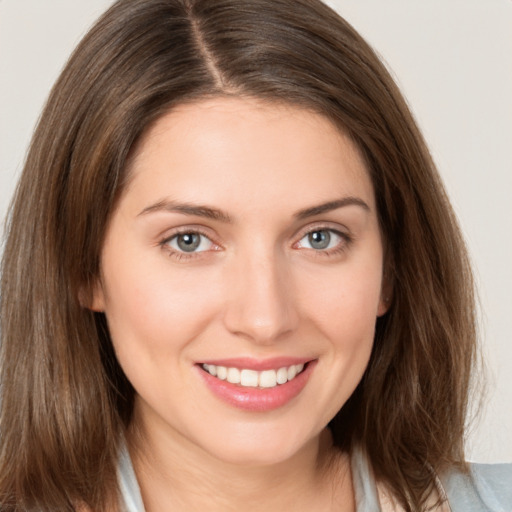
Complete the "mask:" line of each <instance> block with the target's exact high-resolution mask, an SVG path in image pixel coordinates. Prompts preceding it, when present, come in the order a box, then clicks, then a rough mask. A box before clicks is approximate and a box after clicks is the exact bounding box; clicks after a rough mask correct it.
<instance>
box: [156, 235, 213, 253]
mask: <svg viewBox="0 0 512 512" xmlns="http://www.w3.org/2000/svg"><path fill="white" fill-rule="evenodd" d="M164 243H165V245H167V246H168V247H169V248H170V249H172V250H174V251H176V252H182V253H194V252H203V251H209V250H211V249H212V248H213V246H214V244H213V242H212V241H211V240H210V239H209V238H208V237H207V236H206V235H203V234H201V233H197V232H194V231H189V232H186V233H179V234H177V235H174V236H173V237H171V238H168V239H167V240H166V241H165V242H164Z"/></svg>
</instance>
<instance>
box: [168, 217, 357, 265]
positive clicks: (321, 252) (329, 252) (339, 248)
mask: <svg viewBox="0 0 512 512" xmlns="http://www.w3.org/2000/svg"><path fill="white" fill-rule="evenodd" d="M317 232H328V233H330V234H331V235H332V234H334V235H335V236H337V237H339V238H340V239H341V241H340V242H339V243H338V244H337V245H336V246H335V247H332V248H329V249H314V248H304V249H306V250H308V251H312V253H313V254H314V255H315V257H331V256H335V255H338V254H341V253H343V252H345V251H346V250H347V249H348V248H349V246H350V245H351V243H352V242H353V238H352V236H350V235H348V234H347V233H343V232H341V231H339V230H336V229H333V228H331V227H328V226H315V227H314V228H312V229H308V230H307V231H304V232H303V233H301V236H300V238H299V240H298V241H297V242H295V243H294V244H293V246H292V247H293V248H297V249H299V248H300V247H297V245H298V244H299V243H300V241H301V240H303V239H304V238H306V237H307V236H310V235H312V234H313V233H317ZM181 235H199V236H201V237H204V238H206V239H208V240H209V241H210V243H211V244H212V246H214V247H216V249H213V250H214V251H215V250H219V249H218V248H219V247H220V246H219V245H218V244H216V243H215V242H214V241H213V240H212V239H211V236H210V235H208V234H207V233H205V232H204V231H202V230H201V229H198V228H193V229H191V228H183V229H179V230H176V231H175V232H174V233H173V234H172V235H170V236H166V237H165V238H163V239H162V240H161V241H160V242H159V244H158V245H159V246H160V247H161V248H162V249H164V250H166V251H167V253H168V254H169V256H171V257H172V258H175V259H176V260H178V261H180V260H185V259H186V260H188V259H190V258H198V257H201V255H202V253H205V252H209V251H208V250H205V251H199V252H195V251H191V252H188V253H187V252H186V251H180V250H175V249H173V248H171V247H170V245H169V244H170V242H171V241H173V240H174V239H177V238H178V237H179V236H181Z"/></svg>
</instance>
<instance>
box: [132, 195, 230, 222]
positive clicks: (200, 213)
mask: <svg viewBox="0 0 512 512" xmlns="http://www.w3.org/2000/svg"><path fill="white" fill-rule="evenodd" d="M161 211H164V212H171V213H183V214H185V215H193V216H196V217H204V218H206V219H212V220H219V221H221V222H226V223H229V222H231V217H230V216H229V215H228V214H227V213H225V212H223V211H222V210H219V209H217V208H211V207H209V206H203V205H199V204H190V203H178V202H176V201H169V200H165V199H163V200H162V201H158V203H155V204H152V205H151V206H148V207H146V208H144V209H143V210H142V211H141V212H140V213H139V216H140V215H146V214H148V213H153V212H161Z"/></svg>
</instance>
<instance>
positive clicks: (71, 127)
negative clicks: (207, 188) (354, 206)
mask: <svg viewBox="0 0 512 512" xmlns="http://www.w3.org/2000/svg"><path fill="white" fill-rule="evenodd" d="M223 95H230V96H240V97H244V96H247V97H255V98H259V99H261V100H264V101H268V102H270V103H272V102H273V103H278V104H279V103H286V104H291V105H293V106H297V107H300V108H305V109H310V110H312V111H315V112H318V113H321V114H322V115H324V116H326V117H328V118H329V119H330V120H331V121H332V122H334V123H336V125H337V126H339V127H340V129H341V130H343V131H344V132H345V133H347V134H349V135H350V137H351V138H352V140H353V141H354V142H355V143H356V144H357V146H358V147H359V148H360V150H361V152H362V154H363V155H364V157H365V160H366V164H367V168H368V172H369V174H370V176H371V179H372V182H373V186H374V189H375V195H376V198H377V204H378V215H379V222H380V226H381V229H382V233H383V236H384V240H385V245H386V279H388V280H389V282H390V283H392V288H393V293H392V303H391V307H390V310H389V311H388V313H387V314H386V315H385V316H383V317H382V318H379V319H378V321H377V326H376V335H375V343H374V348H373V352H372V355H371V359H370V362H369V365H368V368H367V369H366V372H365V374H364V377H363V379H362V381H361V382H360V384H359V385H358V387H357V389H356V391H355V392H354V394H353V395H352V397H351V398H350V399H349V401H348V402H347V403H346V404H345V406H344V407H343V408H342V409H341V410H340V411H339V412H338V414H337V415H336V417H335V418H334V419H333V420H332V421H331V423H330V427H331V429H332V432H333V437H334V441H335V444H336V445H337V446H339V447H340V448H341V449H343V450H347V451H349V452H350V451H351V450H352V449H353V448H354V447H355V446H356V445H357V446H360V447H362V448H363V449H364V451H365V452H366V454H367V456H368V458H369V460H370V463H371V466H372V468H373V470H374V472H375V474H376V476H377V478H379V479H381V480H383V481H384V482H386V483H387V485H388V486H390V488H391V489H392V491H393V492H394V494H395V496H396V497H397V499H398V500H399V501H400V502H401V503H402V505H403V506H404V507H405V508H406V510H409V511H412V510H422V509H423V508H424V507H425V505H424V504H425V502H426V496H427V495H428V493H429V491H430V490H431V489H432V487H433V485H434V473H439V472H442V471H443V470H444V469H446V468H447V467H453V466H454V465H455V466H459V467H461V468H464V462H463V461H464V451H463V435H464V425H465V418H466V409H467V401H468V386H469V382H470V380H469V379H470V373H471V369H472V366H473V363H474V360H475V339H476V335H475V319H474V310H475V307H474V297H473V282H472V277H471V270H470V267H469V264H468V258H467V254H466V250H465V246H464V242H463V240H462V237H461V234H460V230H459V228H458V226H457V222H456V219H455V216H454V214H453V211H452V209H451V206H450V204H449V201H448V199H447V197H446V194H445V191H444V188H443V185H442V183H441V180H440V178H439V175H438V173H437V171H436V169H435V166H434V164H433V162H432V159H431V157H430V155H429V152H428V149H427V147H426V145H425V142H424V140H423V138H422V136H421V134H420V132H419V130H418V128H417V126H416V124H415V122H414V120H413V117H412V115H411V113H410V111H409V109H408V107H407V105H406V102H405V101H404V99H403V97H402V95H401V94H400V92H399V90H398V88H397V86H396V85H395V83H394V82H393V80H392V78H391V77H390V74H389V73H388V71H387V70H386V68H385V66H384V65H383V64H382V63H381V62H380V60H379V59H378V57H377V56H376V54H375V53H374V51H373V50H372V49H371V48H370V47H369V45H368V44H367V43H366V42H365V41H364V40H363V39H362V38H361V36H359V35H358V34H357V32H356V31H355V30H354V29H353V28H352V27H351V26H350V25H349V24H348V23H347V22H346V21H344V20H343V19H342V18H341V17H340V16H339V15H337V14H336V13H335V12H334V11H333V10H331V9H330V8H328V7H327V6H326V5H324V4H322V3H321V2H319V1H316V0H215V1H210V0H120V1H118V2H117V3H115V4H114V5H113V6H112V7H111V8H110V9H109V10H108V11H107V12H106V13H105V14H104V15H103V17H102V18H101V19H100V20H99V21H98V22H97V23H96V25H95V26H94V27H93V28H92V29H91V30H90V31H89V33H88V34H87V35H86V36H85V38H84V39H83V40H82V42H81V43H80V44H79V46H78V47H77V49H76V50H75V52H74V53H73V54H72V56H71V58H70V60H69V62H68V63H67V65H66V67H65V69H64V70H63V72H62V74H61V76H60V78H59V79H58V81H57V82H56V84H55V86H54V87H53V89H52V92H51V94H50V97H49V99H48V102H47V104H46V106H45V108H44V111H43V113H42V115H41V118H40V121H39V123H38V126H37V128H36V131H35V133H34V136H33V140H32V143H31V146H30V150H29V153H28V156H27V159H26V163H25V167H24V170H23V173H22V176H21V179H20V181H19V184H18V187H17V190H16V194H15V198H14V201H13V204H12V206H11V210H10V216H9V221H8V229H7V239H6V244H5V251H4V255H3V263H2V277H1V294H2V295H1V324H0V328H1V333H2V345H1V377H0V379H1V381H0V383H1V393H2V401H1V411H0V508H1V510H2V511H5V512H7V511H21V510H23V511H32V510H38V511H55V510H59V511H65V510H75V508H76V505H77V503H82V504H84V505H85V506H87V507H90V508H91V509H92V510H97V511H106V510H114V509H116V508H117V505H116V503H117V501H116V500H117V497H118V490H117V483H116V468H117V460H118V452H119V446H120V442H121V439H122V434H123V430H124V429H125V428H126V426H127V425H128V424H129V423H130V418H131V413H132V406H133V397H134V390H133V388H132V386H131V385H130V383H129V382H128V381H127V379H126V377H125V376H124V374H123V372H122V370H121V368H120V367H119V364H118V363H117V361H116V358H115V355H114V352H113V348H112V345H111V341H110V338H109V334H108V329H107V326H106V322H105V318H104V317H103V315H102V314H100V313H94V312H91V311H90V310H88V309H86V308H84V307H82V305H81V303H83V300H82V301H81V298H82V299H83V297H84V294H85V295H87V293H88V290H89V289H90V285H91V284H92V283H93V282H94V281H95V279H96V278H97V277H98V274H99V265H100V252H101V248H102V243H103V240H104V236H105V230H106V227H107V225H108V222H109V218H110V215H111V214H112V211H113V209H114V207H115V205H116V201H117V200H118V199H119V197H120V195H121V194H122V192H123V188H124V186H125V185H126V183H127V181H128V179H129V176H127V167H128V166H127V161H128V159H129V157H130V150H131V149H132V148H133V147H134V145H135V144H136V142H137V140H139V138H140V137H141V135H142V134H143V133H144V132H145V131H146V130H147V129H148V127H149V126H151V125H152V123H154V122H155V121H156V120H157V119H158V118H159V117H160V116H162V115H163V114H164V113H166V112H168V111H169V110H170V109H172V108H173V107H174V106H175V105H178V104H182V103H184V102H193V101H196V100H199V99H202V98H206V97H212V96H223Z"/></svg>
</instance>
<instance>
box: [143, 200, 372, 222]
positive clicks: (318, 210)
mask: <svg viewBox="0 0 512 512" xmlns="http://www.w3.org/2000/svg"><path fill="white" fill-rule="evenodd" d="M345 206H359V207H361V208H363V209H364V210H366V211H370V207H369V206H368V205H367V204H366V203H365V202H364V201H363V200H362V199H360V198H359V197H352V196H349V197H343V198H341V199H336V200H334V201H328V202H326V203H322V204H319V205H315V206H311V207H309V208H305V209H303V210H299V211H298V212H297V213H295V214H294V217H295V218H296V219H297V220H303V219H307V218H309V217H314V216H315V215H321V214H322V213H327V212H330V211H333V210H337V209H338V208H343V207H345ZM161 211H164V212H170V213H183V214H185V215H191V216H195V217H203V218H206V219H212V220H218V221H221V222H225V223H231V222H232V219H231V217H230V216H229V214H228V213H226V212H224V211H222V210H219V209H218V208H212V207H210V206H205V205H200V204H190V203H179V202H176V201H170V200H166V199H163V200H161V201H158V202H157V203H154V204H152V205H150V206H147V207H146V208H144V209H143V210H142V211H141V212H140V213H139V214H138V216H141V215H147V214H148V213H154V212H161Z"/></svg>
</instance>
